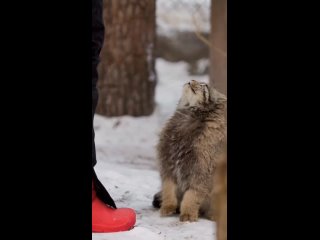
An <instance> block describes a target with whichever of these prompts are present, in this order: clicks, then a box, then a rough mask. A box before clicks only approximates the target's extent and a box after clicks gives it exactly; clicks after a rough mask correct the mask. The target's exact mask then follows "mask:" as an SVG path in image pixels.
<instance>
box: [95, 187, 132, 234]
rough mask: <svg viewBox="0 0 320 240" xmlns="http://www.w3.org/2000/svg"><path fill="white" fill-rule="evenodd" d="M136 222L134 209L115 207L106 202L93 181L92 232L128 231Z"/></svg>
mask: <svg viewBox="0 0 320 240" xmlns="http://www.w3.org/2000/svg"><path fill="white" fill-rule="evenodd" d="M135 223H136V214H135V211H134V210H133V209H130V208H119V209H113V208H110V207H108V206H107V205H106V204H104V203H103V202H102V201H101V200H100V199H99V198H98V197H97V196H96V191H95V189H94V185H93V183H92V232H96V233H108V232H120V231H128V230H130V229H132V228H133V227H134V224H135Z"/></svg>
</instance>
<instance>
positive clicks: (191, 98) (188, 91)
mask: <svg viewBox="0 0 320 240" xmlns="http://www.w3.org/2000/svg"><path fill="white" fill-rule="evenodd" d="M226 101H227V98H226V96H224V95H223V94H222V93H220V92H218V91H217V90H216V89H214V88H209V86H208V84H206V83H204V82H198V81H196V80H191V81H190V82H188V83H186V84H185V85H184V86H183V91H182V97H181V99H180V101H179V104H178V108H179V109H182V108H190V107H193V108H208V107H209V108H210V107H213V106H214V105H215V104H224V103H225V102H226Z"/></svg>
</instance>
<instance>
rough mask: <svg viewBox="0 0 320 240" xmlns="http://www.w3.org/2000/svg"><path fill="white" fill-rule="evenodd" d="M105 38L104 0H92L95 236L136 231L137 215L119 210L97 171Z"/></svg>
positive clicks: (93, 225)
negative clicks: (96, 118)
mask: <svg viewBox="0 0 320 240" xmlns="http://www.w3.org/2000/svg"><path fill="white" fill-rule="evenodd" d="M103 38H104V26H103V22H102V0H92V232H118V231H126V230H129V229H131V228H133V226H134V224H135V222H136V215H135V212H134V210H132V209H128V208H122V209H117V207H116V205H115V203H114V201H113V199H112V198H111V196H110V195H109V193H108V191H107V190H106V189H105V188H104V186H103V185H102V183H101V182H100V181H99V179H98V177H97V175H96V173H95V171H94V166H95V165H96V163H97V160H96V151H95V143H94V128H93V119H94V114H95V111H96V107H97V103H98V90H97V81H98V71H97V67H98V63H99V54H100V50H101V47H102V44H103Z"/></svg>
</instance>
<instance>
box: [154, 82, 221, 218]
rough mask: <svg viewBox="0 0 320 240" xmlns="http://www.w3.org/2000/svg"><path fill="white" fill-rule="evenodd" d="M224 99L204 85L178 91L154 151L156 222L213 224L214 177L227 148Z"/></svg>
mask: <svg viewBox="0 0 320 240" xmlns="http://www.w3.org/2000/svg"><path fill="white" fill-rule="evenodd" d="M226 101H227V99H226V97H225V96H224V95H223V94H221V93H219V92H218V91H217V90H216V89H213V88H209V86H208V85H207V84H206V83H202V82H197V81H195V80H192V81H190V82H188V83H186V84H185V85H184V86H183V92H182V97H181V99H180V101H179V103H178V106H177V109H176V111H175V113H174V115H173V116H172V117H171V118H170V119H169V121H168V122H167V124H166V125H165V127H164V129H163V130H162V132H161V134H160V139H159V143H158V146H157V153H158V160H159V165H160V176H161V182H162V187H161V191H160V192H158V193H157V194H155V196H154V200H153V205H154V207H158V208H160V214H161V216H168V215H171V214H175V213H180V221H197V220H198V217H199V214H201V215H203V216H204V217H206V218H208V219H211V220H213V219H214V211H213V210H214V207H213V187H214V183H213V179H214V178H213V177H214V173H215V167H216V162H217V160H218V159H219V158H220V157H221V156H222V155H223V154H222V153H223V149H224V148H223V146H224V145H225V144H226V120H225V115H226Z"/></svg>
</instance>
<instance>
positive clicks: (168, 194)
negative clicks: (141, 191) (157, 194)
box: [160, 179, 178, 216]
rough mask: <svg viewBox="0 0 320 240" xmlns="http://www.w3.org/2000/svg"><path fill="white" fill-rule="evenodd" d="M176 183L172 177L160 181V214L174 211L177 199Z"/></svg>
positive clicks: (168, 213) (165, 214)
mask: <svg viewBox="0 0 320 240" xmlns="http://www.w3.org/2000/svg"><path fill="white" fill-rule="evenodd" d="M176 190H177V184H176V183H175V182H174V181H173V180H172V179H165V180H164V181H163V183H162V192H161V197H162V203H161V208H160V214H161V216H168V215H171V214H174V213H176V209H177V206H178V199H177V195H176Z"/></svg>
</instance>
